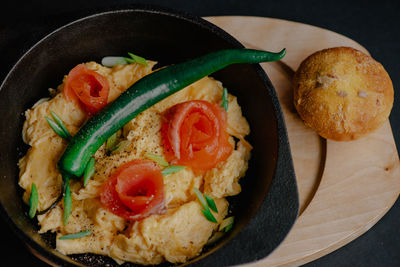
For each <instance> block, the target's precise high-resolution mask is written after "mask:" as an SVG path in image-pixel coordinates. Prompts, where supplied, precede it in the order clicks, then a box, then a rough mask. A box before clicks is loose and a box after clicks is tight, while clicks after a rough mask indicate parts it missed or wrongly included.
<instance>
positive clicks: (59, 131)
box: [45, 117, 68, 139]
mask: <svg viewBox="0 0 400 267" xmlns="http://www.w3.org/2000/svg"><path fill="white" fill-rule="evenodd" d="M45 119H46V121H47V123H48V124H49V125H50V127H51V129H53V131H54V132H55V133H56V134H58V136H60V137H61V138H64V139H68V136H67V135H66V134H65V132H64V130H63V129H62V128H61V127H60V126H59V125H58V124H57V123H56V122H54V121H53V120H52V119H50V118H49V117H45Z"/></svg>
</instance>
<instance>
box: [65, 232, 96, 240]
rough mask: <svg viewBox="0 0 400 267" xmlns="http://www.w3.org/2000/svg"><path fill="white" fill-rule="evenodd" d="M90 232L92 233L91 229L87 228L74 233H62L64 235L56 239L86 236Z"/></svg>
mask: <svg viewBox="0 0 400 267" xmlns="http://www.w3.org/2000/svg"><path fill="white" fill-rule="evenodd" d="M91 233H92V231H90V230H87V231H82V232H79V233H75V234H69V235H64V236H61V237H59V238H58V239H77V238H81V237H85V236H88V235H90V234H91Z"/></svg>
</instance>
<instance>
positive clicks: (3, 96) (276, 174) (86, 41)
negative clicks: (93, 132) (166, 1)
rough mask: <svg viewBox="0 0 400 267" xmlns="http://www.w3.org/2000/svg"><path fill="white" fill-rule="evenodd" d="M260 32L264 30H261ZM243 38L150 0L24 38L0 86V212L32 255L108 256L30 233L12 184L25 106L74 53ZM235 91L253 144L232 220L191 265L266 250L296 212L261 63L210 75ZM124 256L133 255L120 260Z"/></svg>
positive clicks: (54, 80) (95, 259) (280, 127)
mask: <svg viewBox="0 0 400 267" xmlns="http://www.w3.org/2000/svg"><path fill="white" fill-rule="evenodd" d="M265 38H268V36H266V37H265ZM241 47H243V46H242V45H241V44H240V43H239V42H238V41H237V40H235V39H234V38H233V37H232V36H230V35H229V34H227V33H226V32H224V31H223V30H221V29H220V28H218V27H216V26H215V25H213V24H210V23H208V22H206V21H204V20H203V19H201V18H198V17H195V16H192V15H188V14H183V13H180V12H176V11H170V10H165V9H160V8H155V7H150V8H149V7H146V8H143V7H139V8H135V9H131V10H122V11H111V12H106V13H101V14H96V15H93V16H89V17H86V18H83V19H80V20H77V21H75V22H73V23H71V24H68V25H66V26H64V27H62V28H60V29H58V30H56V31H54V32H53V33H51V34H50V35H48V36H47V37H45V38H44V39H42V40H41V41H40V42H38V43H37V44H36V45H35V46H34V47H32V48H31V49H30V50H29V51H28V52H27V53H26V54H25V55H24V56H23V57H22V58H21V59H20V60H19V61H18V62H17V63H16V65H15V66H14V67H13V69H12V70H11V71H10V73H9V74H8V75H7V77H6V78H5V80H4V82H3V83H2V85H1V88H0V114H1V118H2V119H1V120H0V125H1V126H0V127H1V132H0V149H1V153H0V162H1V163H2V168H1V169H0V202H1V208H0V210H1V214H2V216H3V217H4V218H5V220H6V221H7V222H8V223H9V224H10V225H11V226H12V228H13V229H14V231H15V233H16V234H17V235H18V236H19V237H20V238H21V239H22V240H23V241H24V242H25V243H26V244H27V245H28V246H29V247H30V248H31V249H33V250H34V251H36V253H35V254H37V255H39V256H40V258H42V259H44V260H46V261H47V262H50V263H52V264H56V265H71V264H78V265H80V264H88V265H92V266H93V265H96V264H97V265H100V264H105V263H110V264H114V265H116V264H115V262H114V261H113V260H111V259H109V258H107V257H102V256H97V255H91V254H89V255H88V254H85V255H74V256H73V257H72V258H73V259H71V258H69V257H67V256H64V255H61V254H60V253H58V252H57V251H55V250H54V249H53V247H52V245H54V244H53V243H54V240H52V236H51V235H47V236H45V237H43V236H40V235H39V234H38V233H37V230H38V228H37V226H36V221H32V220H30V219H29V218H28V216H27V206H26V205H25V204H24V203H23V202H22V200H21V196H22V190H21V189H20V188H19V187H18V172H19V170H18V167H17V162H18V159H19V158H20V157H21V156H23V155H24V154H25V153H26V151H27V149H28V147H27V146H26V145H25V144H24V143H23V142H22V136H21V129H22V124H23V121H24V119H25V118H24V116H23V112H24V111H25V110H26V109H28V108H30V107H31V106H32V105H33V104H34V103H35V102H36V101H37V100H38V99H40V98H42V97H46V96H48V91H47V89H48V88H50V87H52V88H54V87H56V86H57V85H58V84H59V83H60V82H61V81H62V78H63V75H64V74H66V73H68V71H69V70H70V69H71V68H73V67H74V66H75V65H77V64H78V63H81V62H86V61H90V60H96V61H97V62H99V61H100V59H101V58H102V57H103V56H106V55H125V54H126V53H127V52H133V53H135V54H139V55H141V56H144V57H145V58H147V59H152V60H157V61H158V62H159V65H158V66H163V65H167V64H173V63H178V62H182V61H184V60H187V59H190V58H194V57H197V56H200V55H203V54H205V53H208V52H211V51H215V50H219V49H225V48H241ZM212 76H213V77H215V78H216V79H218V80H220V81H222V82H223V84H224V86H225V87H227V88H228V90H229V92H231V93H232V94H234V95H236V96H237V97H238V101H239V104H240V105H241V106H242V109H243V113H244V115H245V116H246V118H247V119H248V121H249V123H250V127H251V134H250V136H249V138H248V140H249V141H250V143H251V144H252V145H253V146H254V149H253V151H252V158H251V160H250V163H249V169H248V171H247V173H246V177H244V178H242V180H241V185H242V193H241V194H239V195H238V196H236V197H232V198H230V199H229V201H230V203H231V212H232V214H233V215H235V219H236V222H235V226H234V228H233V230H231V231H230V232H229V233H228V234H227V235H226V237H225V238H224V239H223V240H222V241H220V242H219V243H218V244H216V245H215V246H214V247H209V248H205V249H204V252H203V253H202V254H201V255H200V256H199V257H197V258H195V259H194V260H192V261H191V262H189V263H191V264H193V265H194V266H203V265H207V264H208V265H209V266H226V265H235V264H241V263H248V262H252V261H255V260H258V259H261V258H263V257H265V256H267V255H268V254H269V253H270V252H271V251H272V250H273V249H275V248H276V247H277V246H278V245H279V243H280V242H281V241H282V240H283V239H284V237H285V236H286V235H287V233H288V232H289V230H290V228H291V227H292V225H293V223H294V221H295V219H296V217H297V213H298V206H299V203H298V195H297V186H296V180H295V174H294V170H293V164H292V159H291V154H290V149H289V143H288V137H287V133H286V128H285V123H284V119H283V116H282V111H281V108H280V105H279V102H278V98H277V96H276V93H275V91H274V88H273V86H272V84H271V82H270V80H269V79H268V77H267V75H266V74H265V72H264V71H263V70H262V68H261V67H260V66H259V65H245V64H241V65H233V66H230V67H228V68H226V69H224V70H221V71H219V72H217V73H215V74H214V75H212ZM126 265H128V266H132V264H126Z"/></svg>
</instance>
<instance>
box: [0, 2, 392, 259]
mask: <svg viewBox="0 0 400 267" xmlns="http://www.w3.org/2000/svg"><path fill="white" fill-rule="evenodd" d="M135 3H142V4H143V3H144V4H156V5H160V6H163V7H169V8H173V9H178V10H181V11H186V12H190V13H192V14H194V15H198V16H220V15H246V16H263V17H272V18H280V19H286V20H292V21H297V22H302V23H307V24H311V25H315V26H318V27H322V28H326V29H329V30H332V31H335V32H338V33H340V34H343V35H345V36H347V37H350V38H352V39H353V40H355V41H357V42H358V43H360V44H361V45H363V46H364V47H365V48H366V49H367V50H368V51H369V52H370V53H371V55H372V56H373V57H374V58H375V59H376V60H377V61H379V62H381V63H382V64H383V66H384V67H385V68H386V70H387V72H388V73H389V75H390V77H391V78H392V81H393V85H394V88H395V101H394V106H393V110H392V113H391V116H390V122H391V125H392V128H393V134H394V137H395V140H396V144H397V147H399V142H400V107H399V94H400V90H399V88H398V86H399V84H400V64H399V62H398V61H399V60H400V15H399V14H400V1H382V0H381V1H375V2H371V1H359V2H358V1H349V0H347V1H343V0H337V1H330V2H328V1H322V0H316V1H287V0H279V1H261V0H260V1H245V0H223V1H217V0H186V1H185V0H169V1H162V0H152V1H144V0H143V1H103V0H97V1H93V0H90V1H83V0H82V1H79V2H78V1H68V2H67V1H54V0H53V1H38V0H37V1H30V2H24V1H13V2H11V1H7V2H2V6H1V7H0V55H1V57H0V58H1V64H0V81H2V80H3V79H4V78H5V76H6V74H7V72H8V71H9V70H10V69H11V67H12V66H13V64H14V63H15V62H16V61H17V60H18V58H19V57H20V56H22V54H23V53H24V52H26V51H27V50H28V49H29V48H30V47H31V46H32V45H33V44H35V43H36V42H37V41H39V40H40V39H41V38H43V37H44V36H45V35H47V34H48V33H50V32H51V31H53V30H55V29H56V28H58V27H59V26H62V25H64V24H66V23H69V22H71V21H73V20H75V19H77V18H80V17H82V16H86V15H89V14H93V13H96V12H100V11H105V10H111V9H124V8H129V7H130V6H132V5H133V4H135ZM99 34H101V31H99ZM266 38H268V36H266ZM399 204H400V201H399V200H398V201H397V202H396V203H395V204H394V206H393V207H392V208H391V210H390V211H389V212H388V213H387V214H386V215H385V216H384V217H383V218H382V219H381V220H380V221H379V222H378V223H377V224H376V225H375V226H374V227H372V229H371V230H369V231H368V232H367V233H365V234H364V235H362V236H360V237H359V238H357V239H356V240H355V241H353V242H351V243H349V244H348V245H346V246H344V247H342V248H340V249H338V250H336V251H335V252H333V253H331V254H329V255H327V256H324V257H322V258H321V259H318V260H316V261H313V262H311V263H309V264H308V265H307V266H400V227H399V220H400V206H399ZM0 227H1V229H2V231H1V232H2V235H1V241H2V243H3V246H5V247H6V249H2V250H1V252H0V262H1V264H0V265H2V266H3V265H4V266H9V265H12V266H47V265H45V264H44V263H42V262H41V261H40V260H38V259H36V258H35V257H34V256H32V255H31V254H30V253H29V252H28V250H27V249H26V248H25V247H24V245H23V244H22V243H21V242H20V241H19V240H17V237H16V236H15V235H14V234H13V233H12V232H11V230H10V228H9V227H8V225H6V224H5V223H4V222H3V220H2V219H0Z"/></svg>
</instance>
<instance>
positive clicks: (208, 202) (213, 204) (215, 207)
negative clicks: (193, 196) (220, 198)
mask: <svg viewBox="0 0 400 267" xmlns="http://www.w3.org/2000/svg"><path fill="white" fill-rule="evenodd" d="M204 197H205V199H206V201H207V204H208V206H209V207H210V209H212V210H213V211H215V212H218V209H217V206H216V205H215V202H214V200H213V199H212V198H211V197H209V196H207V195H206V194H204Z"/></svg>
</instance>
